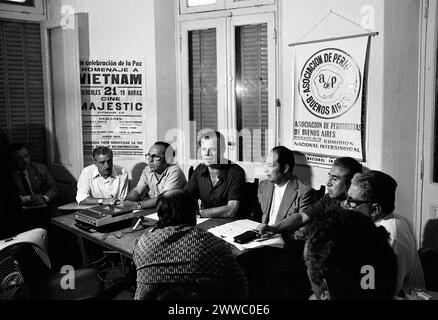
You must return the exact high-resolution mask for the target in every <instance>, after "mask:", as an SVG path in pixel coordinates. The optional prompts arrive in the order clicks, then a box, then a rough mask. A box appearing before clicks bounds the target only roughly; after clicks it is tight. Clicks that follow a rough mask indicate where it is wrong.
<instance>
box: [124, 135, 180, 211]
mask: <svg viewBox="0 0 438 320" xmlns="http://www.w3.org/2000/svg"><path fill="white" fill-rule="evenodd" d="M173 157H174V150H173V148H172V147H171V146H170V144H168V143H167V142H162V141H157V142H155V143H154V144H153V145H152V146H151V147H150V149H149V152H148V154H147V155H146V161H147V166H146V168H145V169H144V170H143V172H142V174H141V176H140V180H139V181H138V183H137V186H136V187H135V188H134V189H132V190H131V191H130V192H129V194H128V196H127V197H126V200H127V201H125V203H126V204H131V205H132V203H133V202H134V201H138V202H137V204H136V207H137V209H142V208H153V207H155V203H156V202H157V197H158V196H159V195H160V194H161V193H163V192H164V191H167V190H171V189H182V188H184V186H185V184H186V182H187V180H186V177H185V176H184V172H182V170H181V169H180V168H179V167H178V166H177V165H175V164H171V163H172V162H173Z"/></svg>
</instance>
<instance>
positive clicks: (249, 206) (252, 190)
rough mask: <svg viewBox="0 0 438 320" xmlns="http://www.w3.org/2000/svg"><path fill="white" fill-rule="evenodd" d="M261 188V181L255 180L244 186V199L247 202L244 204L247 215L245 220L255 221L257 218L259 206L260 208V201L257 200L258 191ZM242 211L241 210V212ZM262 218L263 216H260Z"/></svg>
mask: <svg viewBox="0 0 438 320" xmlns="http://www.w3.org/2000/svg"><path fill="white" fill-rule="evenodd" d="M258 188H259V179H258V178H255V179H254V181H253V182H245V185H244V192H243V194H244V199H245V201H244V202H243V203H242V204H243V205H244V206H245V208H242V209H243V212H244V213H245V214H244V215H245V216H244V217H241V218H245V219H252V220H253V219H255V218H256V217H257V213H258V210H257V206H258V199H257V191H258ZM239 211H240V210H239ZM260 218H261V216H260Z"/></svg>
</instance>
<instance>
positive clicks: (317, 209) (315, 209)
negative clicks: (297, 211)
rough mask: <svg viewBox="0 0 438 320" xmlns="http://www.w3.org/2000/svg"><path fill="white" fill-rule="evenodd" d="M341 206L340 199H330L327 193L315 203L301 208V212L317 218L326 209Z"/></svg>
mask: <svg viewBox="0 0 438 320" xmlns="http://www.w3.org/2000/svg"><path fill="white" fill-rule="evenodd" d="M340 207H341V201H340V200H337V199H332V198H330V197H329V195H328V194H325V195H324V196H323V197H322V198H321V199H319V201H318V202H317V203H315V204H314V205H313V206H311V207H309V208H307V209H305V210H303V212H304V213H305V214H306V215H308V216H309V218H311V219H315V218H316V219H318V217H320V216H321V215H324V214H325V213H326V212H327V211H329V210H333V209H339V208H340Z"/></svg>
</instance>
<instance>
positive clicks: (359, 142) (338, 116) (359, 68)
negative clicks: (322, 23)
mask: <svg viewBox="0 0 438 320" xmlns="http://www.w3.org/2000/svg"><path fill="white" fill-rule="evenodd" d="M367 46H368V37H359V38H349V39H343V40H338V41H330V42H318V43H310V44H303V45H300V46H296V47H295V48H294V66H295V68H294V69H295V70H294V77H295V81H294V84H295V88H294V99H293V101H294V122H293V148H294V150H296V151H300V152H302V153H304V154H305V155H306V158H307V161H308V162H311V163H318V164H327V165H330V164H331V163H333V161H334V159H335V158H337V157H352V158H355V159H357V160H358V161H364V160H365V159H364V153H363V143H364V130H363V123H362V119H363V117H362V111H363V109H364V106H363V101H362V89H363V88H362V86H363V76H364V71H365V62H366V57H367Z"/></svg>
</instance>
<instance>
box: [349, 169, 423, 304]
mask: <svg viewBox="0 0 438 320" xmlns="http://www.w3.org/2000/svg"><path fill="white" fill-rule="evenodd" d="M396 188H397V182H396V181H395V180H394V179H393V178H392V177H390V176H389V175H387V174H385V173H383V172H380V171H375V170H368V171H365V172H364V173H356V174H355V175H354V177H353V179H352V181H351V186H350V188H349V189H348V196H347V200H345V203H344V206H345V208H347V209H350V210H354V211H357V212H360V213H362V214H365V215H367V216H369V217H371V219H372V220H373V221H374V223H375V224H376V225H377V226H384V227H385V229H386V230H387V231H388V233H389V234H390V242H389V243H390V245H391V247H392V249H393V250H394V252H395V254H396V256H397V263H398V272H397V291H396V292H397V295H398V296H404V295H407V294H411V292H410V291H411V289H421V290H424V289H425V282H424V275H423V269H422V266H421V262H420V258H419V256H418V251H417V248H416V243H415V238H414V236H413V234H412V232H411V230H410V228H409V225H408V223H407V222H406V221H405V219H404V218H403V217H402V216H400V215H398V214H396V213H395V212H394V208H395V207H394V203H395V190H396Z"/></svg>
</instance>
